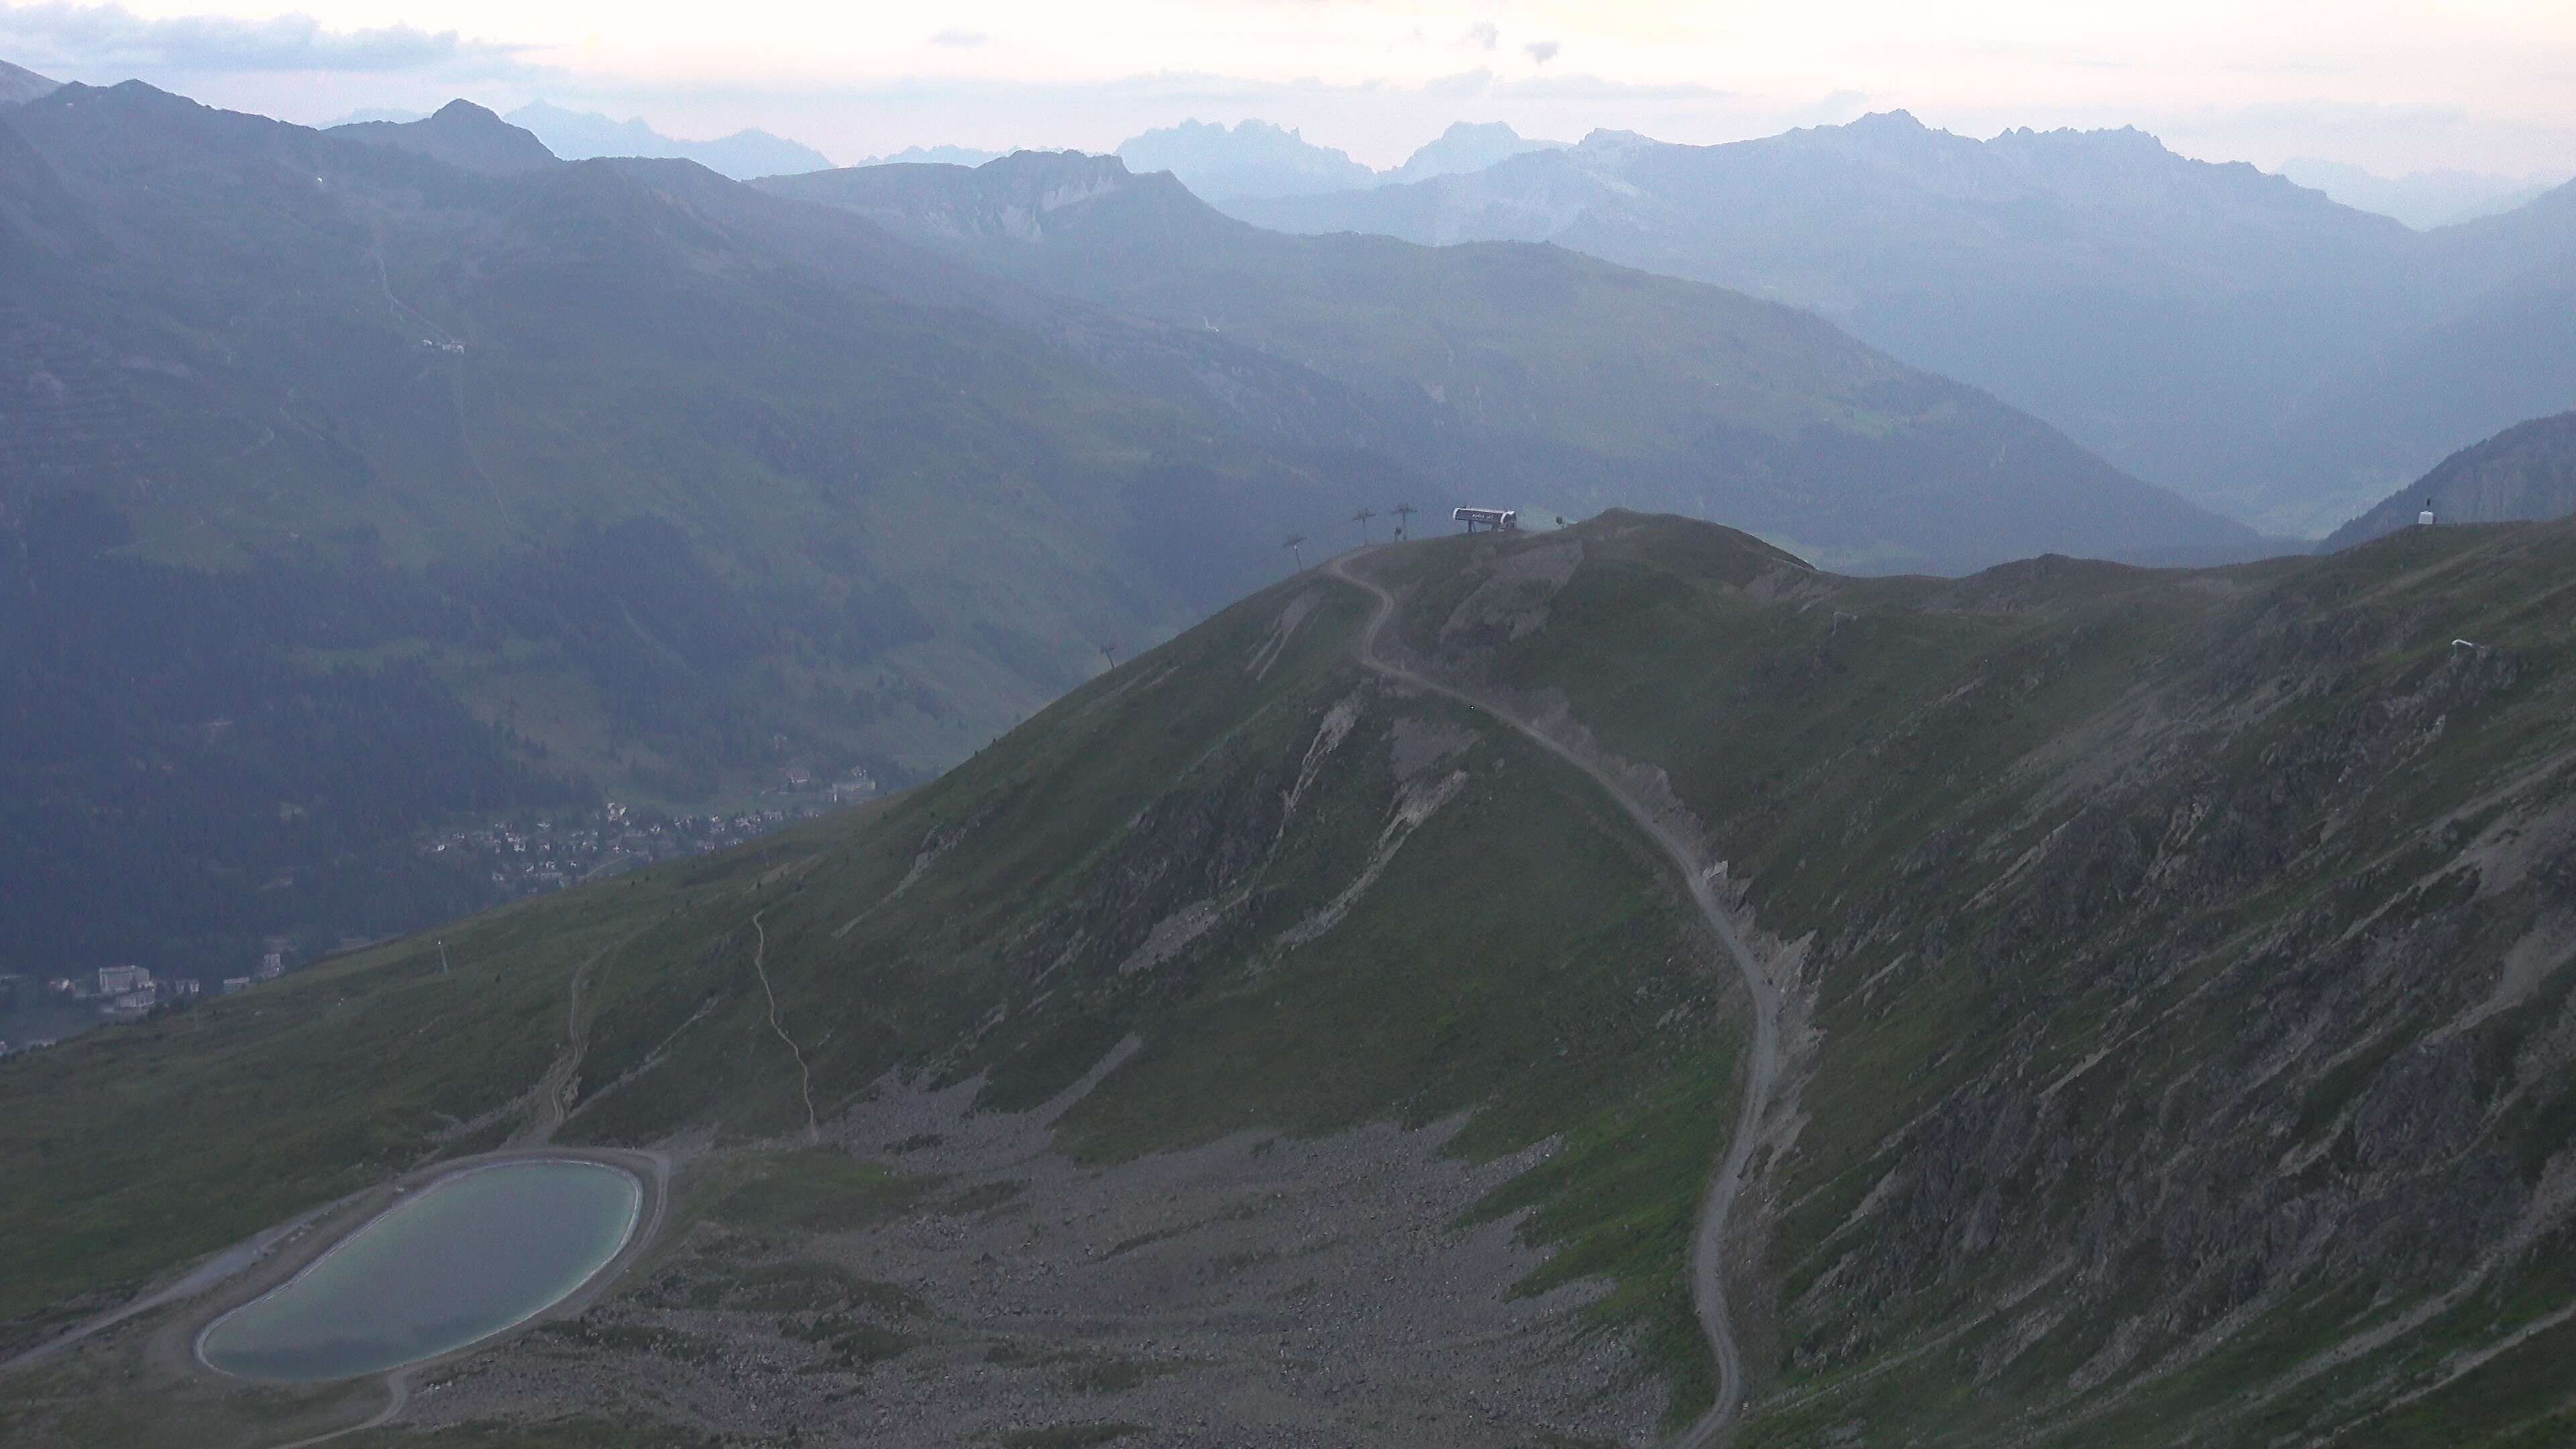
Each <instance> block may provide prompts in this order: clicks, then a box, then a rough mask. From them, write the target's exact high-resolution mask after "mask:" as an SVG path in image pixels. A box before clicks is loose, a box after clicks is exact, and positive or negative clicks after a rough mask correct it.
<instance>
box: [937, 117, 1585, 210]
mask: <svg viewBox="0 0 2576 1449" xmlns="http://www.w3.org/2000/svg"><path fill="white" fill-rule="evenodd" d="M1566 144H1567V143H1566V142H1563V141H1532V140H1528V139H1525V138H1524V137H1522V136H1521V134H1520V133H1519V132H1517V131H1514V130H1513V129H1512V128H1511V127H1510V126H1509V125H1507V124H1505V123H1503V122H1501V121H1490V122H1486V123H1484V124H1481V125H1479V124H1474V123H1470V122H1466V121H1460V122H1458V123H1457V124H1455V125H1452V126H1451V127H1450V128H1449V129H1448V130H1446V131H1444V132H1442V133H1441V134H1440V135H1439V136H1437V137H1435V138H1434V139H1432V140H1431V141H1429V142H1426V143H1425V144H1424V145H1423V146H1422V147H1421V148H1420V149H1418V150H1416V151H1415V152H1414V153H1413V154H1412V156H1410V157H1408V158H1406V160H1405V162H1404V164H1403V165H1401V166H1398V167H1395V168H1393V169H1391V170H1387V171H1374V170H1371V169H1370V168H1369V167H1367V166H1365V165H1362V164H1361V163H1359V162H1357V161H1354V160H1352V159H1351V158H1350V156H1349V154H1348V153H1346V152H1343V151H1338V150H1335V149H1333V148H1331V147H1328V146H1318V145H1316V144H1315V143H1314V142H1312V141H1309V140H1307V139H1306V138H1305V137H1303V136H1301V135H1299V134H1298V133H1297V132H1296V131H1294V130H1290V129H1288V128H1286V127H1282V126H1277V125H1273V124H1271V123H1270V122H1268V121H1238V122H1236V123H1235V124H1234V126H1233V127H1232V128H1230V129H1229V128H1228V127H1226V126H1223V125H1219V124H1215V123H1212V122H1206V121H1184V122H1182V123H1181V124H1180V125H1177V126H1170V127H1165V128H1163V129H1161V130H1154V131H1147V132H1146V133H1145V134H1143V135H1141V136H1138V137H1136V138H1134V139H1133V140H1130V141H1127V142H1124V143H1122V144H1121V145H1120V146H1119V147H1118V150H1117V152H1116V154H1117V156H1118V159H1120V160H1122V161H1124V162H1126V163H1127V167H1128V169H1129V170H1131V171H1134V172H1137V173H1139V174H1140V175H1141V174H1143V173H1146V172H1153V171H1169V172H1171V173H1172V174H1173V175H1174V176H1177V177H1179V178H1180V181H1181V184H1182V185H1184V186H1186V187H1188V188H1189V189H1190V190H1191V191H1193V192H1196V193H1197V194H1198V195H1200V196H1202V197H1205V198H1207V199H1208V200H1210V201H1212V202H1216V203H1218V204H1219V205H1220V206H1224V205H1226V204H1228V203H1232V202H1235V201H1238V200H1240V201H1246V202H1252V201H1261V200H1267V199H1275V198H1284V197H1295V196H1313V195H1317V194H1320V193H1330V192H1335V191H1347V190H1355V189H1360V188H1365V187H1371V186H1381V185H1388V184H1393V183H1397V182H1405V181H1422V180H1426V179H1429V178H1431V177H1435V176H1451V175H1457V174H1461V173H1464V172H1470V171H1481V170H1483V169H1485V168H1486V167H1488V166H1492V165H1494V164H1496V163H1498V162H1501V161H1506V160H1509V159H1510V158H1512V157H1514V156H1520V155H1526V154H1527V153H1529V152H1532V151H1550V150H1562V149H1564V147H1565V146H1566ZM889 159H895V160H910V159H920V160H934V159H954V160H956V161H958V162H960V163H962V164H965V165H980V164H981V161H980V160H977V159H974V158H972V157H969V156H960V157H956V158H940V157H932V156H929V155H926V154H925V155H921V156H919V157H914V156H912V155H911V154H910V153H907V154H906V155H905V156H902V157H894V158H889ZM983 159H991V158H989V157H986V158H983Z"/></svg>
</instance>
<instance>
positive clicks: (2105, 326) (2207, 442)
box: [1233, 112, 2576, 531]
mask: <svg viewBox="0 0 2576 1449" xmlns="http://www.w3.org/2000/svg"><path fill="white" fill-rule="evenodd" d="M2547 202H2548V198H2543V200H2542V201H2540V202H2534V203H2532V204H2531V205H2530V206H2528V207H2525V208H2523V209H2522V210H2521V211H2519V212H2516V213H2514V214H2513V216H2512V217H2496V218H2490V219H2489V220H2486V221H2481V222H2476V223H2471V224H2469V225H2468V226H2464V227H2450V228H2444V229H2442V230H2441V231H2437V232H2434V233H2430V234H2419V233H2415V232H2413V231H2410V230H2409V229H2407V228H2406V227H2405V226H2403V225H2402V224H2400V223H2398V222H2395V221H2393V220H2391V219H2389V218H2386V217H2381V216H2376V215H2371V214H2368V213H2365V212H2361V211H2357V210H2354V209H2352V208H2350V207H2346V206H2342V205H2339V204H2337V203H2335V202H2334V201H2332V200H2330V199H2329V198H2328V197H2326V196H2324V195H2323V194H2321V193H2318V192H2315V191H2311V190H2307V189H2305V188H2302V187H2298V186H2295V185H2293V184H2291V183H2290V182H2288V181H2286V180H2283V179H2282V178H2280V177H2276V176H2269V175H2265V174H2264V173H2262V172H2259V171H2256V170H2255V169H2254V168H2252V167H2250V166H2245V165H2241V164H2230V165H2212V164H2208V163H2204V162H2198V161H2192V160H2188V159H2185V158H2183V157H2180V156H2176V155H2174V154H2173V153H2171V152H2170V151H2167V150H2166V149H2165V148H2164V147H2163V146H2162V145H2160V144H2159V143H2158V142H2157V141H2156V140H2155V139H2154V138H2153V137H2151V136H2147V135H2144V134H2142V133H2139V132H2136V131H2097V132H2074V131H2055V132H2048V133H2036V132H2030V131H2010V132H2006V133H2004V134H2002V135H1999V136H1996V137H1994V138H1993V139H1991V140H1986V141H1976V140H1971V139H1968V138H1965V137H1960V136H1954V135H1951V134H1949V133H1947V132H1942V131H1934V130H1930V129H1928V128H1926V127H1924V126H1922V125H1920V124H1919V123H1917V122H1916V121H1914V119H1913V118H1912V117H1910V116H1907V115H1905V114H1903V113H1901V112H1900V113H1894V114H1889V115H1879V116H1871V117H1867V118H1864V119H1862V120H1860V121H1856V122H1853V123H1852V124H1850V125H1847V126H1829V127H1819V128H1815V129H1811V130H1802V131H1792V132H1789V133H1787V134H1785V135H1780V136H1774V137H1769V138H1766V139H1763V140H1758V141H1745V142H1738V143H1734V144H1731V145H1723V146H1677V145H1668V144H1665V143H1661V142H1655V141H1650V140H1647V139H1645V138H1643V137H1639V136H1634V135H1628V134H1623V133H1607V132H1601V133H1595V134H1594V135H1592V136H1590V137H1587V138H1586V139H1585V141H1584V142H1583V143H1582V144H1581V145H1579V146H1577V147H1574V148H1573V149H1571V150H1565V151H1551V152H1543V153H1534V154H1530V155H1524V156H1518V157H1514V158H1511V159H1509V160H1506V161H1503V162H1501V163H1499V164H1497V165H1494V166H1492V167H1489V168H1487V169H1485V170H1483V171H1480V172H1476V173H1474V174H1472V175H1466V176H1451V177H1442V178H1436V179H1433V180H1430V181H1424V182H1417V183H1412V184H1409V185H1400V186H1389V187H1382V188H1378V189H1376V190H1370V191H1345V192H1341V193H1337V194H1333V195H1328V196H1315V197H1305V198H1290V199H1281V200H1275V201H1261V202H1255V201H1244V202H1240V203H1236V204H1234V206H1233V209H1234V210H1235V211H1236V212H1237V214H1239V215H1242V216H1244V217H1247V218H1249V219H1252V220H1255V221H1258V222H1261V223H1263V224H1265V225H1276V226H1282V227H1286V228H1289V229H1291V230H1297V231H1306V232H1325V231H1341V230H1358V231H1373V232H1381V233H1385V234H1388V235H1392V236H1398V237H1405V238H1409V239H1412V240H1415V241H1421V242H1431V243H1445V242H1455V241H1464V240H1475V239H1514V240H1527V241H1554V242H1557V243H1560V244H1562V245H1565V246H1568V247H1573V248H1575V249H1578V250H1581V251H1585V252H1589V253H1591V254H1593V255H1596V256H1601V257H1604V258H1607V259H1609V260H1613V261H1618V262H1621V263H1624V264H1627V265H1630V266H1636V267H1641V268H1644V269H1647V270H1650V271H1657V272H1662V273H1665V274H1667V275H1673V276H1683V277H1693V278H1698V279H1700V280H1705V281H1711V282H1716V283H1718V284H1720V285H1724V286H1730V287H1735V288H1738V289H1741V290H1743V291H1746V292H1750V293H1752V294H1754V295H1757V296H1763V297H1771V298H1776V299H1779V300H1782V301H1786V302H1790V303H1792V304H1794V305H1798V306H1802V307H1808V308H1812V309H1814V310H1816V311H1818V312H1821V313H1822V314H1824V315H1825V316H1828V317H1831V318H1834V319H1836V320H1838V321H1840V322H1842V323H1843V324H1844V325H1846V326H1848V327H1849V328H1850V329H1851V330H1852V331H1853V332H1855V333H1856V334H1858V335H1859V336H1860V337H1862V338H1863V339H1864V340H1867V341H1870V342H1872V343H1875V344H1877V345H1879V346H1882V347H1885V348H1886V349H1888V350H1889V351H1890V352H1892V353H1894V354H1895V355H1896V356H1898V357H1900V358H1902V359H1904V360H1906V361H1908V362H1911V363H1914V364H1916V365H1917V366H1922V367H1926V368H1930V369H1931V370H1933V371H1936V372H1940V373H1944V374H1946V375H1949V376H1953V377H1957V378H1959V379H1961V380H1963V381H1966V382H1970V383H1974V384H1977V385H1979V386H1982V387H1986V388H1990V389H1992V390H1993V391H1994V392H1995V393H1996V394H1997V395H1998V396H2000V397H2001V398H2003V399H2004V400H2005V401H2007V402H2010V403H2014V404H2016V405H2018V406H2022V407H2025V408H2028V409H2030V410H2031V411H2032V412H2034V413H2036V414H2037V415H2039V416H2040V417H2042V418H2045V419H2047V420H2048V421H2050V422H2052V423H2054V424H2056V425H2058V426H2059V427H2061V428H2063V429H2064V430H2065V431H2066V432H2067V433H2068V434H2069V435H2070V436H2072V437H2073V438H2075V439H2076V440H2077V441H2078V442H2080V443H2083V444H2085V445H2086V446H2088V447H2090V448H2093V449H2094V450H2096V451H2098V452H2100V453H2101V454H2102V455H2103V456H2104V457H2106V458H2108V459H2109V460H2110V461H2112V462H2113V463H2116V464H2119V465H2121V466H2123V467H2125V468H2127V469H2129V470H2131V471H2132V472H2135V473H2136V474H2137V475H2138V476H2140V477H2142V478H2145V479H2148V480H2149V481H2152V482H2158V483H2163V484H2166V485H2168V486H2171V487H2173V488H2175V489H2177V490H2179V491H2181V492H2183V493H2184V494H2186V495H2187V496H2190V497H2192V498H2194V499H2196V500H2198V501H2201V502H2203V503H2205V504H2208V505H2210V506H2213V507H2219V508H2222V509H2224V510H2226V511H2229V512H2231V513H2233V514H2235V515H2236V516H2238V517H2240V518H2246V519H2250V520H2255V521H2259V522H2263V523H2265V524H2266V525H2267V526H2271V527H2276V528H2282V529H2306V530H2311V531H2322V530H2323V529H2324V528H2326V527H2328V526H2330V525H2331V524H2332V523H2334V522H2336V521H2337V520H2340V519H2342V518H2345V517H2348V516H2350V514H2351V512H2352V511H2353V510H2354V509H2356V508H2359V507H2361V506H2363V505H2365V504H2366V503H2367V502H2369V501H2371V500H2374V499H2376V498H2378V497H2379V496H2380V495H2382V494H2383V493H2385V492H2386V491H2387V490H2388V489H2389V488H2390V487H2392V486H2395V485H2396V484H2398V483H2400V482H2402V481H2404V480H2405V479H2406V478H2410V477H2413V476H2415V475H2417V474H2419V473H2420V472H2422V471H2423V470H2424V469H2425V468H2427V467H2429V466H2431V464H2432V463H2433V462H2434V461H2436V460H2438V459H2439V458H2440V457H2442V456H2443V455H2444V454H2446V453H2448V452H2449V451H2451V450H2452V449H2454V448H2457V447H2459V446H2461V445H2462V444H2464V443H2466V442H2468V441H2470V440H2473V439H2475V438H2477V437H2480V436H2483V435H2485V434H2486V433H2488V432H2492V431H2493V430H2494V429H2495V428H2497V427H2500V426H2502V425H2504V423H2506V422H2509V421H2511V419H2512V418H2514V417H2521V416H2528V415H2529V414H2531V413H2533V412H2537V411H2548V410H2554V408H2556V407H2559V406H2564V405H2565V404H2566V402H2567V401H2569V400H2571V399H2576V371H2571V370H2569V368H2568V367H2567V365H2566V363H2565V362H2564V361H2563V360H2562V359H2561V353H2562V352H2563V351H2564V348H2563V347H2562V346H2561V345H2560V342H2559V339H2563V338H2565V337H2567V336H2568V335H2569V334H2570V330H2571V329H2569V328H2567V327H2566V326H2565V325H2564V322H2563V320H2562V319H2563V316H2564V314H2563V313H2562V312H2559V311H2555V310H2552V309H2553V308H2555V307H2557V306H2558V305H2559V303H2558V302H2557V301H2556V300H2554V299H2555V297H2556V295H2557V293H2556V292H2555V290H2554V287H2555V284H2554V283H2549V282H2547V281H2546V279H2545V278H2543V279H2541V280H2540V281H2538V282H2532V281H2529V280H2528V279H2529V278H2530V277H2531V274H2533V273H2534V272H2535V271H2541V270H2545V269H2546V268H2547V267H2548V266H2549V265H2551V263H2550V260H2549V259H2550V258H2551V257H2552V256H2558V255H2563V252H2564V247H2565V243H2566V241H2567V240H2568V238H2569V237H2570V236H2571V234H2576V233H2571V230H2570V227H2569V225H2568V223H2567V221H2566V219H2565V218H2564V217H2563V216H2562V215H2560V214H2559V213H2558V212H2556V211H2553V210H2552V209H2551V208H2550V207H2549V206H2548V205H2547V204H2546V203H2547ZM2517 217H2519V218H2523V219H2524V220H2523V221H2521V222H2516V221H2515V220H2514V218H2517ZM2543 223H2545V224H2543ZM2481 350H2484V351H2486V352H2489V353H2492V354H2493V355H2494V356H2495V357H2496V358H2498V359H2500V360H2499V361H2495V362H2481V361H2479V360H2478V358H2479V354H2480V352H2481ZM2418 388H2421V389H2425V390H2426V391H2424V392H2423V393H2422V394H2420V395H2419V394H2413V393H2410V391H2409V390H2410V389H2418ZM2535 396H2536V397H2539V398H2542V399H2546V400H2544V401H2541V402H2539V403H2538V404H2537V405H2535V404H2534V397H2535ZM2436 398H2439V399H2441V401H2435V399H2436ZM2488 398H2493V399H2494V400H2495V401H2496V402H2497V403H2498V404H2499V405H2504V406H2509V407H2510V409H2511V411H2509V412H2507V413H2506V414H2505V415H2503V416H2497V415H2496V414H2495V413H2494V412H2492V411H2485V410H2481V409H2480V408H2478V407H2476V406H2473V405H2471V404H2474V403H2476V402H2478V401H2479V400H2483V399H2488ZM2508 400H2509V401H2508ZM2392 403H2394V404H2396V406H2394V407H2392V406H2390V404H2392ZM2352 424H2366V426H2364V427H2362V428H2361V429H2360V431H2359V432H2354V431H2351V430H2349V425H2352Z"/></svg>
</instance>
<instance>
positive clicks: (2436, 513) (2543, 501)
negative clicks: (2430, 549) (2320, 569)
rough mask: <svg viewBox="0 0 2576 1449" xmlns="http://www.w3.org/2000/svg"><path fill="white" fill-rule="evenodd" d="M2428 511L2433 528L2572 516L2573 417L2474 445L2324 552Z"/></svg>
mask: <svg viewBox="0 0 2576 1449" xmlns="http://www.w3.org/2000/svg"><path fill="white" fill-rule="evenodd" d="M2428 508H2429V509H2431V510H2432V513H2433V517H2434V521H2435V522H2436V523H2442V524H2453V523H2509V522H2517V521H2527V520H2539V519H2551V518H2564V517H2566V516H2567V515H2568V514H2571V513H2576V412H2566V413H2560V414H2558V415H2557V416H2555V417H2546V418H2534V419H2532V420H2531V421H2530V422H2527V423H2522V424H2519V425H2517V426H2515V427H2510V428H2507V429H2505V430H2504V431H2503V432H2501V433H2498V434H2496V435H2495V436H2494V437H2492V438H2489V439H2487V440H2486V441H2484V442H2482V443H2479V444H2477V445H2476V446H2474V447H2468V448H2462V449H2461V450H2460V451H2458V452H2457V453H2454V454H2452V455H2451V456H2450V457H2448V458H2445V459H2444V460H2442V465H2441V466H2440V467H2438V468H2435V469H2434V470H2433V471H2432V472H2430V473H2427V474H2425V475H2424V476H2423V477H2422V478H2419V479H2417V480H2416V481H2415V482H2413V483H2410V484H2408V485H2407V486H2406V487H2404V488H2401V489H2399V490H2398V491H2397V492H2395V493H2393V494H2390V495H2389V496H2388V497H2387V498H2386V499H2385V500H2383V501H2382V502H2381V503H2380V504H2379V506H2378V507H2376V508H2373V509H2371V510H2370V511H2369V512H2368V513H2365V514H2363V515H2362V516H2361V517H2359V518H2356V519H2354V520H2353V521H2352V522H2350V523H2347V524H2345V525H2344V526H2343V527H2341V528H2338V529H2336V530H2335V531H2334V533H2333V534H2332V535H2331V536H2330V537H2328V538H2327V539H2326V541H2325V544H2324V548H2325V549H2326V550H2328V551H2333V550H2338V549H2346V548H2350V547H2352V546H2353V545H2354V544H2358V543H2367V542H2369V541H2370V540H2372V539H2374V538H2384V537H2386V536H2388V535H2389V534H2392V533H2397V532H2400V531H2402V530H2404V529H2407V528H2409V527H2412V526H2413V525H2414V524H2415V523H2416V521H2417V515H2419V514H2421V513H2422V512H2424V511H2425V510H2426V509H2428Z"/></svg>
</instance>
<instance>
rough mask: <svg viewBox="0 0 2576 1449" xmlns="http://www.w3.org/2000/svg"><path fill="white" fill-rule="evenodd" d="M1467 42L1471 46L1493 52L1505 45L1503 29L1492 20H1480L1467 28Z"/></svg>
mask: <svg viewBox="0 0 2576 1449" xmlns="http://www.w3.org/2000/svg"><path fill="white" fill-rule="evenodd" d="M1466 41H1467V43H1468V44H1470V45H1481V46H1483V47H1484V48H1485V49H1487V50H1491V49H1493V48H1494V47H1495V46H1497V45H1500V44H1502V43H1503V27H1501V26H1499V25H1496V24H1495V23H1494V22H1492V21H1490V20H1479V21H1477V22H1476V23H1475V24H1473V25H1470V26H1468V27H1467V34H1466Z"/></svg>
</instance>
